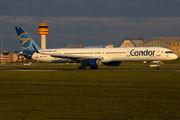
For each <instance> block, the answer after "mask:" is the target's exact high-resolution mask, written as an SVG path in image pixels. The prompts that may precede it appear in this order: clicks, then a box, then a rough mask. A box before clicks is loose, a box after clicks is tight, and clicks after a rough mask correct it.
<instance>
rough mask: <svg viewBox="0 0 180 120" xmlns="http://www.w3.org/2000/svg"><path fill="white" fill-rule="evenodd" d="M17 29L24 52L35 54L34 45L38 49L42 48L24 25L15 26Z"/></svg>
mask: <svg viewBox="0 0 180 120" xmlns="http://www.w3.org/2000/svg"><path fill="white" fill-rule="evenodd" d="M15 29H16V32H17V35H18V37H19V41H20V44H21V48H22V49H23V53H24V54H30V55H32V54H34V52H35V50H34V47H33V45H34V46H35V48H36V49H37V50H39V49H40V48H39V46H38V45H37V44H36V43H35V42H34V41H33V39H32V38H31V37H30V36H29V35H28V34H27V33H26V31H25V30H24V29H23V28H22V27H20V26H18V27H15Z"/></svg>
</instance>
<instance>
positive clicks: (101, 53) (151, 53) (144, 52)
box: [32, 47, 178, 62]
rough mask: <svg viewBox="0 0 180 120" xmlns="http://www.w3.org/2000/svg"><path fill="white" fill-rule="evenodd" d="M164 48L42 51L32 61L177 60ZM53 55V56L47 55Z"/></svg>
mask: <svg viewBox="0 0 180 120" xmlns="http://www.w3.org/2000/svg"><path fill="white" fill-rule="evenodd" d="M167 51H170V50H169V49H167V48H162V47H132V48H77V49H41V50H39V52H40V53H34V54H33V56H32V59H34V60H37V61H43V62H67V61H68V60H69V59H64V58H58V57H51V55H52V54H64V55H74V56H88V57H90V56H92V57H93V58H102V59H101V62H112V61H165V60H175V59H177V57H178V56H177V55H176V54H174V53H172V52H171V53H170V52H167ZM45 54H51V55H45Z"/></svg>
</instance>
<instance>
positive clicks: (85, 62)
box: [82, 58, 101, 67]
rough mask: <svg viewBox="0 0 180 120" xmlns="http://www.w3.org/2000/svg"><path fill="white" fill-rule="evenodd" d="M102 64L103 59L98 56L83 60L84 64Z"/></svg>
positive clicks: (93, 65) (92, 65)
mask: <svg viewBox="0 0 180 120" xmlns="http://www.w3.org/2000/svg"><path fill="white" fill-rule="evenodd" d="M100 64H101V60H100V59H98V58H91V59H85V60H83V61H82V65H84V66H91V67H96V66H99V65H100Z"/></svg>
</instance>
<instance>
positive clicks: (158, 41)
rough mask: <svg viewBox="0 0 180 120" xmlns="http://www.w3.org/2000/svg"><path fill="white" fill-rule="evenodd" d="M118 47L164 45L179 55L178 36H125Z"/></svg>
mask: <svg viewBox="0 0 180 120" xmlns="http://www.w3.org/2000/svg"><path fill="white" fill-rule="evenodd" d="M119 47H165V48H168V49H170V50H171V51H173V52H174V53H175V54H177V55H178V56H179V57H180V37H152V38H150V39H148V40H145V39H143V38H125V39H124V40H123V42H122V44H120V46H119Z"/></svg>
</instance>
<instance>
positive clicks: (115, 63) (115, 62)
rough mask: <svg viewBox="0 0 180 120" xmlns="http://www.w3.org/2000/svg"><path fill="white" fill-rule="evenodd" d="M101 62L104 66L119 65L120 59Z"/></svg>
mask: <svg viewBox="0 0 180 120" xmlns="http://www.w3.org/2000/svg"><path fill="white" fill-rule="evenodd" d="M103 64H104V65H106V66H120V65H121V61H114V62H105V63H103Z"/></svg>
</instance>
